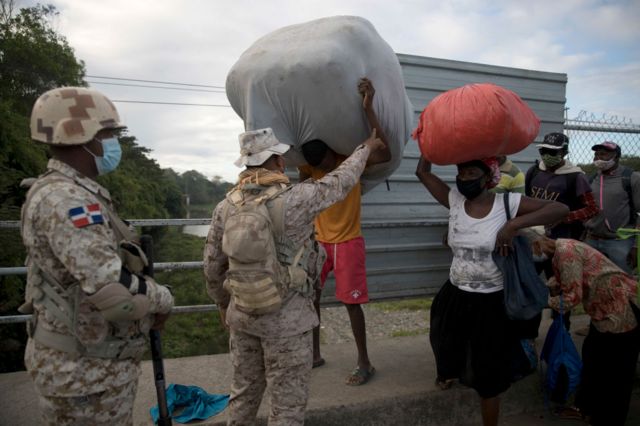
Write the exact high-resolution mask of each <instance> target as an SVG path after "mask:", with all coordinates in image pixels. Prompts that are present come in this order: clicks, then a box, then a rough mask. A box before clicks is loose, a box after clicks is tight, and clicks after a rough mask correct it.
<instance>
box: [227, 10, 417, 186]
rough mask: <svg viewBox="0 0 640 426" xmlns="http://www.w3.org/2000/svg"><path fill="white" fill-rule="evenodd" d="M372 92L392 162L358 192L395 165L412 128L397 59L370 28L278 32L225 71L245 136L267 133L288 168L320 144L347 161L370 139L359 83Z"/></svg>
mask: <svg viewBox="0 0 640 426" xmlns="http://www.w3.org/2000/svg"><path fill="white" fill-rule="evenodd" d="M361 77H368V78H369V79H370V80H371V81H372V82H373V85H374V87H375V89H376V94H375V97H374V110H375V112H376V114H377V116H378V120H379V121H380V124H381V126H382V127H383V129H384V130H385V133H386V135H387V137H388V139H389V146H390V149H391V156H392V159H391V161H390V162H388V163H385V164H380V165H377V166H373V167H371V168H370V169H368V170H367V171H366V172H365V174H364V175H363V186H364V190H365V191H366V190H368V189H371V188H372V187H373V186H374V185H375V184H376V183H379V182H381V181H382V180H384V179H385V178H387V177H389V176H390V175H391V174H392V173H393V171H394V170H395V169H396V168H397V167H398V166H399V165H400V161H401V160H402V152H403V150H404V146H405V144H406V142H407V140H408V139H409V136H410V133H411V130H412V127H413V117H414V114H413V106H412V105H411V102H410V101H409V98H408V96H407V94H406V92H405V88H404V80H403V78H402V71H401V68H400V64H399V62H398V58H397V57H396V55H395V53H394V52H393V50H392V49H391V47H390V46H389V45H388V44H387V43H386V42H385V41H384V40H383V39H382V38H381V37H380V35H379V34H378V33H377V32H376V30H375V29H374V28H373V25H371V23H370V22H369V21H367V20H365V19H363V18H359V17H355V16H336V17H330V18H323V19H318V20H314V21H310V22H306V23H302V24H298V25H292V26H288V27H284V28H281V29H279V30H277V31H274V32H272V33H269V34H267V35H265V36H264V37H262V38H260V39H259V40H257V41H256V42H255V43H253V45H251V46H250V47H249V48H248V49H247V50H246V51H245V52H244V53H243V54H242V55H241V56H240V58H239V59H238V61H237V62H236V63H235V65H234V66H233V67H232V68H231V70H230V71H229V74H228V76H227V82H226V91H227V97H228V98H229V102H230V103H231V106H232V107H233V109H234V110H235V112H236V113H237V114H238V115H239V116H240V117H241V118H242V119H243V120H244V124H245V128H246V130H255V129H259V128H264V127H271V128H272V129H273V131H274V133H275V135H276V137H277V138H278V139H279V140H280V141H281V142H282V143H285V144H288V145H292V146H293V147H294V148H295V149H292V150H290V151H289V152H288V153H287V154H286V158H287V162H288V164H289V165H294V166H297V165H301V164H303V163H304V160H303V158H302V155H301V153H300V146H301V145H302V144H303V143H305V142H308V141H310V140H313V139H321V140H323V141H324V142H326V143H327V145H329V146H330V147H331V148H332V149H333V150H334V151H336V152H337V153H339V154H342V155H349V154H351V152H352V151H353V150H354V148H355V147H356V146H357V145H358V144H360V143H361V142H362V141H364V140H365V139H366V138H367V137H368V135H369V133H370V130H369V126H368V124H367V120H366V116H365V114H364V111H363V109H362V99H361V97H360V95H359V93H358V90H357V86H358V80H359V79H360V78H361Z"/></svg>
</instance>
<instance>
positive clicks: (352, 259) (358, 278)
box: [320, 237, 369, 304]
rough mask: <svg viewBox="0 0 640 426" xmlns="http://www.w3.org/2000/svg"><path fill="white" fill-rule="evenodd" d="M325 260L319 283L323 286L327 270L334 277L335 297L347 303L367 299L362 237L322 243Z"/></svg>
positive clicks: (356, 302) (363, 301)
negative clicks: (325, 252)
mask: <svg viewBox="0 0 640 426" xmlns="http://www.w3.org/2000/svg"><path fill="white" fill-rule="evenodd" d="M321 244H322V246H323V247H324V249H325V250H326V251H327V260H326V261H325V262H324V265H323V267H322V273H321V274H320V283H321V285H322V287H323V288H324V283H325V281H326V280H327V276H328V275H329V272H331V271H333V275H334V276H335V278H336V299H338V300H339V301H341V302H343V303H347V304H361V303H367V302H368V301H369V292H368V290H367V270H366V267H365V250H364V238H362V237H357V238H354V239H352V240H348V241H344V242H342V243H336V244H332V243H322V242H321Z"/></svg>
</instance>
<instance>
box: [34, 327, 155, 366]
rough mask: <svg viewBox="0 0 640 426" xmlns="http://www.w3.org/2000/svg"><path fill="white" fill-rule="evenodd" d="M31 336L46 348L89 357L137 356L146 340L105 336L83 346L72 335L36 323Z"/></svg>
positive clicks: (142, 349) (142, 350)
mask: <svg viewBox="0 0 640 426" xmlns="http://www.w3.org/2000/svg"><path fill="white" fill-rule="evenodd" d="M31 337H32V338H33V340H35V341H36V342H38V343H40V344H41V345H44V346H46V347H48V348H51V349H55V350H58V351H61V352H67V353H72V354H78V355H81V356H86V357H90V358H105V359H128V358H138V357H139V356H141V355H142V353H144V350H145V346H146V340H145V339H144V338H138V339H132V340H124V339H116V338H107V340H105V341H104V342H101V343H97V344H95V345H90V346H84V345H82V344H80V342H78V340H77V339H76V338H75V337H73V336H70V335H67V334H60V333H56V332H54V331H50V330H46V329H44V328H42V327H38V325H37V324H36V326H35V330H33V332H32V336H31Z"/></svg>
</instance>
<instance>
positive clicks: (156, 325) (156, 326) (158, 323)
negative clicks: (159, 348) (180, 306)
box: [151, 312, 171, 331]
mask: <svg viewBox="0 0 640 426" xmlns="http://www.w3.org/2000/svg"><path fill="white" fill-rule="evenodd" d="M170 316H171V312H168V313H166V314H155V318H154V322H153V325H152V326H151V329H152V330H157V331H162V330H164V323H165V322H167V319H169V317H170Z"/></svg>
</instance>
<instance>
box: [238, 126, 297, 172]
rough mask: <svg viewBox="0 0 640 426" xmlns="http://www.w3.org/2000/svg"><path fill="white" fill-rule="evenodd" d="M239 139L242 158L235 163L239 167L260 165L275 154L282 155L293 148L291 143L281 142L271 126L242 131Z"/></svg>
mask: <svg viewBox="0 0 640 426" xmlns="http://www.w3.org/2000/svg"><path fill="white" fill-rule="evenodd" d="M238 141H239V142H240V158H238V159H237V160H236V161H235V163H234V164H235V165H236V166H238V167H242V166H259V165H261V164H262V163H264V162H265V161H267V160H268V159H269V157H271V156H272V155H273V154H276V155H282V154H284V153H285V152H287V151H288V150H289V148H291V147H290V146H289V145H286V144H283V143H280V141H279V140H278V139H277V138H276V135H274V134H273V130H271V128H269V127H267V128H265V129H258V130H251V131H249V132H244V133H241V134H240V136H238Z"/></svg>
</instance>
